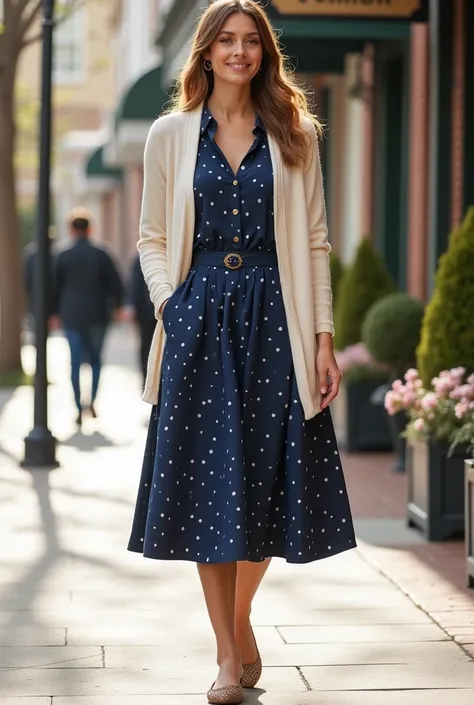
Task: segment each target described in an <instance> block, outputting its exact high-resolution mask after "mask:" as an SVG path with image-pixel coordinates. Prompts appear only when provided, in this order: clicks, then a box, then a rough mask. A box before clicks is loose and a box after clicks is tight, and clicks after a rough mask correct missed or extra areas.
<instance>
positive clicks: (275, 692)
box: [0, 329, 474, 705]
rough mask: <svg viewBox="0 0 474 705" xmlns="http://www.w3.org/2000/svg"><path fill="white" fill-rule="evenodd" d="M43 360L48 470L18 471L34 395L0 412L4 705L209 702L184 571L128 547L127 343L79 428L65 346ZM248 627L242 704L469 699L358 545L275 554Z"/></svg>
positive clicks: (114, 341) (131, 474)
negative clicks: (52, 465) (247, 679)
mask: <svg viewBox="0 0 474 705" xmlns="http://www.w3.org/2000/svg"><path fill="white" fill-rule="evenodd" d="M50 352H51V362H52V365H51V375H50V376H51V378H52V381H53V384H52V386H51V389H50V394H51V428H52V430H53V431H54V433H55V435H56V436H57V437H58V439H59V440H60V441H61V445H60V448H59V452H58V457H59V460H60V462H61V467H60V468H59V469H58V470H55V471H53V472H50V473H47V472H44V471H35V472H31V473H30V472H27V471H24V470H22V469H21V468H19V467H18V462H17V461H18V458H21V456H22V452H23V437H24V436H25V435H26V433H27V432H28V431H29V429H30V426H31V400H32V392H31V390H30V389H19V390H17V391H16V392H15V394H13V395H8V394H6V393H4V394H3V399H4V406H3V409H1V403H0V537H1V538H0V667H1V670H0V703H1V705H50V704H51V703H53V704H54V705H168V704H169V705H181V704H182V705H194V704H195V703H196V704H197V703H200V704H201V703H205V702H206V699H205V697H204V693H205V691H206V690H207V688H208V687H209V686H210V685H211V683H212V681H213V679H214V678H215V674H216V667H215V665H214V659H215V656H214V647H213V638H212V633H211V630H210V627H209V625H208V623H207V618H206V613H205V607H204V603H203V600H202V597H201V592H200V587H199V583H198V578H197V574H196V568H195V566H194V565H192V564H186V563H164V562H154V561H148V560H145V559H143V558H141V557H140V556H137V555H134V554H130V553H128V552H127V551H126V550H125V547H126V544H127V540H128V533H129V529H130V524H131V519H132V513H133V507H134V500H135V492H136V488H137V484H138V477H139V472H140V464H141V455H142V452H143V446H144V440H145V433H146V428H145V423H146V419H147V416H148V407H147V406H146V405H144V404H143V403H142V402H141V401H140V398H139V386H140V380H139V376H138V373H136V372H135V371H133V369H132V367H131V364H132V362H133V357H132V356H133V353H134V350H133V335H132V334H131V332H130V331H127V330H124V329H117V330H115V331H114V332H113V334H112V335H111V338H110V340H109V346H108V360H109V362H110V364H109V365H108V366H107V368H106V370H105V373H104V379H103V387H102V391H103V394H102V397H101V399H100V403H99V405H98V409H99V412H100V418H99V419H98V420H97V421H93V420H91V419H87V420H86V422H85V425H84V428H83V431H82V433H78V432H77V430H76V429H75V428H74V425H73V423H72V419H73V418H74V409H73V407H72V400H71V393H70V390H69V386H68V380H67V369H66V365H65V360H66V356H65V346H64V341H63V340H62V339H60V338H58V339H53V340H52V341H51V346H50ZM26 357H27V360H28V350H27V351H26ZM349 462H350V461H349ZM378 550H379V551H380V550H383V549H378ZM385 550H386V551H389V550H390V548H388V547H387V548H386V549H385ZM253 621H254V624H255V625H256V629H255V632H256V637H257V640H258V642H259V646H260V649H261V652H262V658H263V661H264V665H265V669H264V674H263V677H262V680H261V682H260V683H259V686H260V687H259V688H258V689H256V690H255V691H254V692H248V693H247V694H246V699H245V702H247V703H250V704H252V703H253V704H256V703H261V704H264V705H405V704H408V703H409V704H410V705H472V703H473V702H474V663H473V661H472V659H470V657H469V656H468V655H467V654H466V652H465V651H464V650H463V649H462V648H461V646H460V645H458V644H457V643H455V642H454V641H453V640H452V638H451V637H450V636H449V635H448V633H447V632H446V631H445V630H444V629H442V628H441V627H440V626H439V625H437V624H435V623H434V622H433V620H432V619H431V618H430V617H429V616H428V615H427V614H426V613H425V612H424V611H422V610H421V609H419V608H417V607H416V606H415V605H414V604H413V602H412V601H411V600H410V599H409V598H408V597H406V596H405V595H404V594H403V593H402V592H401V591H400V590H398V589H397V587H395V585H394V584H393V583H392V582H391V581H390V580H388V579H387V578H386V577H384V576H383V575H382V574H381V573H380V572H379V571H378V570H377V569H376V568H374V567H372V565H370V563H369V562H367V560H366V559H365V558H364V554H363V552H359V551H352V552H350V553H347V554H344V555H341V556H338V557H335V558H332V559H328V560H327V561H324V562H321V563H315V564H311V565H308V566H289V565H285V563H284V562H283V561H280V560H278V561H277V560H276V561H274V564H273V565H272V567H271V569H270V571H269V573H268V576H267V578H266V580H265V583H264V585H263V587H262V590H261V591H260V594H259V595H258V598H257V600H256V604H255V607H254V614H253Z"/></svg>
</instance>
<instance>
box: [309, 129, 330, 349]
mask: <svg viewBox="0 0 474 705" xmlns="http://www.w3.org/2000/svg"><path fill="white" fill-rule="evenodd" d="M308 132H309V138H310V141H311V150H310V155H309V159H308V161H307V164H306V168H305V179H304V182H305V196H306V210H307V218H308V229H309V240H310V242H309V244H310V253H311V267H312V278H313V303H314V323H315V331H316V335H317V334H318V333H325V332H326V333H331V335H334V324H333V305H332V288H331V274H330V269H329V252H330V250H331V246H330V245H329V242H328V228H327V222H326V206H325V202H324V190H323V178H322V173H321V162H320V158H319V149H318V138H317V135H316V130H315V127H314V125H313V124H310V126H309V130H308Z"/></svg>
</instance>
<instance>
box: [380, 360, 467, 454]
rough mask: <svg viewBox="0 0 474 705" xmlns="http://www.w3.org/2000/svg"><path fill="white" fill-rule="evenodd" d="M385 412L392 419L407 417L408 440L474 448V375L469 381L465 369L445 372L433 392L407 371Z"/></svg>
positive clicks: (396, 384)
mask: <svg viewBox="0 0 474 705" xmlns="http://www.w3.org/2000/svg"><path fill="white" fill-rule="evenodd" d="M385 408H386V410H387V412H388V413H389V414H390V415H391V416H393V415H394V414H396V413H397V412H400V411H402V412H405V413H406V415H407V417H408V424H407V426H406V429H405V433H404V435H405V436H406V437H408V438H414V439H420V440H421V439H432V440H436V441H445V442H448V443H452V444H456V445H457V444H458V443H466V442H471V443H472V444H474V375H470V376H469V377H467V379H466V370H465V368H464V367H453V368H452V369H451V370H443V371H442V372H440V373H439V375H438V376H437V377H434V379H432V381H431V387H430V389H425V388H424V387H423V383H422V381H421V379H420V377H419V375H418V371H417V370H415V369H410V370H408V371H407V372H406V373H405V376H404V379H403V380H400V379H397V380H395V382H394V383H393V384H392V388H391V390H390V391H388V392H387V394H386V396H385Z"/></svg>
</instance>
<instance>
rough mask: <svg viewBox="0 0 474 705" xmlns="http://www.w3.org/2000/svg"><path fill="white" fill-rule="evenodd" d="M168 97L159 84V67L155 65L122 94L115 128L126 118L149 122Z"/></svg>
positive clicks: (126, 119)
mask: <svg viewBox="0 0 474 705" xmlns="http://www.w3.org/2000/svg"><path fill="white" fill-rule="evenodd" d="M169 99H170V96H169V95H168V94H167V93H166V92H165V91H164V90H163V87H162V84H161V67H159V66H157V67H155V68H153V69H151V70H150V71H148V72H147V73H144V74H143V75H142V76H140V78H138V79H137V80H136V81H135V83H133V84H132V85H131V86H130V87H129V88H128V89H127V90H126V91H125V93H124V94H123V95H122V98H121V100H120V103H119V105H118V108H117V111H116V113H115V129H117V128H118V126H119V124H120V123H121V122H124V121H128V120H132V121H147V122H149V123H150V124H151V123H152V122H153V121H154V120H156V118H157V117H158V116H159V115H160V113H161V112H162V111H163V106H164V105H165V103H167V102H168V101H169Z"/></svg>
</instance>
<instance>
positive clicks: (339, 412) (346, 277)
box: [334, 239, 395, 452]
mask: <svg viewBox="0 0 474 705" xmlns="http://www.w3.org/2000/svg"><path fill="white" fill-rule="evenodd" d="M394 290H395V286H394V283H393V281H392V279H391V277H390V274H389V272H388V270H387V268H386V267H385V264H384V262H383V259H382V258H381V257H380V255H379V254H378V253H377V252H376V251H375V249H374V247H373V245H372V243H371V242H370V241H369V240H368V239H364V240H362V241H361V242H360V244H359V246H358V248H357V252H356V256H355V259H354V262H353V263H352V264H351V266H349V267H348V268H346V270H345V271H344V274H343V276H342V279H341V282H340V284H339V286H338V292H337V301H336V306H335V316H334V318H335V329H336V334H335V349H336V351H337V352H336V356H337V359H338V362H339V363H340V365H342V368H341V371H342V373H343V374H344V379H343V383H342V385H341V395H340V398H339V399H338V400H336V405H335V409H334V411H335V421H336V428H337V430H338V435H339V440H340V442H341V445H343V446H344V447H345V449H346V450H348V451H350V452H358V451H371V450H377V451H380V450H391V449H392V441H391V436H390V429H389V426H388V423H387V420H386V418H385V415H384V412H383V408H378V407H373V406H372V405H371V402H370V399H371V396H372V394H373V392H374V390H375V389H376V388H377V387H379V386H380V384H382V382H384V381H387V379H388V376H387V371H386V370H384V369H382V368H381V367H380V366H378V365H377V364H376V363H375V362H374V361H373V360H372V358H371V357H370V355H368V354H367V350H366V348H365V346H362V345H361V339H362V323H363V321H364V318H365V315H366V313H367V311H368V310H369V308H370V307H371V306H372V304H373V303H375V301H377V300H378V299H380V298H381V297H383V296H385V295H386V294H389V293H391V292H393V291H394Z"/></svg>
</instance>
